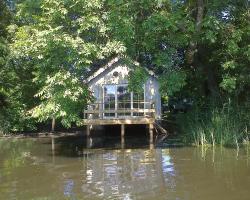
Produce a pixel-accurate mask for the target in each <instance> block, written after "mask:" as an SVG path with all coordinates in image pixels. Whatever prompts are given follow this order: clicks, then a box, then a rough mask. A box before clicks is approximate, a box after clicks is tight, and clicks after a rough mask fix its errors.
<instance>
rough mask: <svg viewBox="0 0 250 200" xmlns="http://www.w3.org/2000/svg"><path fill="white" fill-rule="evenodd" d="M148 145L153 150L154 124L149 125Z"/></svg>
mask: <svg viewBox="0 0 250 200" xmlns="http://www.w3.org/2000/svg"><path fill="white" fill-rule="evenodd" d="M149 145H150V148H153V145H154V124H149Z"/></svg>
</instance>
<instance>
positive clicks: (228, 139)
mask: <svg viewBox="0 0 250 200" xmlns="http://www.w3.org/2000/svg"><path fill="white" fill-rule="evenodd" d="M177 124H178V126H179V128H180V133H181V135H180V136H181V138H182V142H184V143H186V144H194V145H197V146H198V145H217V144H219V145H225V146H237V147H238V146H239V145H241V144H249V134H250V105H249V104H248V105H247V104H245V105H243V106H239V105H235V104H231V103H227V104H224V105H222V106H215V105H209V106H206V107H202V108H201V107H194V108H193V109H192V110H191V111H190V112H188V113H182V114H178V116H177Z"/></svg>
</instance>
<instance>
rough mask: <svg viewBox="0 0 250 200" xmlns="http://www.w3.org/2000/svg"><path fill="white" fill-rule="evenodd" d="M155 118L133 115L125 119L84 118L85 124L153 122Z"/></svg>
mask: <svg viewBox="0 0 250 200" xmlns="http://www.w3.org/2000/svg"><path fill="white" fill-rule="evenodd" d="M154 122H155V119H154V118H146V117H131V118H124V119H117V118H116V119H84V121H83V124H84V125H118V124H120V125H121V124H153V123H154Z"/></svg>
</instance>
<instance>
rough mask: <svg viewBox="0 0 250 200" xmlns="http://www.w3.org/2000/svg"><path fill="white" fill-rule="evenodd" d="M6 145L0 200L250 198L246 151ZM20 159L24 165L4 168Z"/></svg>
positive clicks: (78, 141)
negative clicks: (53, 147)
mask: <svg viewBox="0 0 250 200" xmlns="http://www.w3.org/2000/svg"><path fill="white" fill-rule="evenodd" d="M114 141H116V139H114ZM26 142H27V143H26ZM93 142H96V141H93ZM117 142H119V139H117ZM4 144H6V145H3V143H2V146H0V148H1V150H2V149H4V151H1V153H0V199H21V200H26V199H46V200H47V199H53V200H54V199H59V200H61V199H62V200H63V199H70V200H81V199H143V200H144V199H170V200H171V199H182V200H193V199H194V200H196V199H197V200H200V199H204V200H208V199H218V200H219V199H227V200H230V199H239V197H240V199H242V200H244V199H249V195H250V192H249V189H248V188H249V186H250V168H249V165H248V159H249V155H248V154H247V152H248V150H245V149H240V150H239V152H236V150H234V149H225V148H214V149H213V148H207V149H199V148H188V147H185V148H168V149H149V148H148V146H144V143H142V144H141V146H140V145H139V146H134V148H133V149H131V148H130V149H118V148H116V149H110V146H109V148H94V149H87V148H86V146H85V145H86V142H85V141H84V139H83V138H67V140H66V139H56V140H55V143H54V145H55V149H54V153H52V151H51V141H50V140H49V139H42V140H41V139H40V140H23V142H21V143H17V142H15V143H13V141H11V140H10V141H7V142H6V141H5V143H4ZM113 145H114V146H116V144H115V142H114V143H113ZM136 147H138V148H136ZM17 151H18V152H20V153H17ZM11 152H16V153H15V154H14V155H18V156H14V157H13V155H12V153H11ZM19 158H21V160H22V161H21V162H20V163H22V164H16V165H15V164H12V165H11V166H12V167H9V166H8V165H6V164H5V163H6V162H10V160H11V159H14V160H15V159H17V160H19ZM52 158H54V159H52ZM11 162H13V163H15V162H14V161H11ZM10 168H11V170H9V169H10Z"/></svg>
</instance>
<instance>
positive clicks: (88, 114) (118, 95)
mask: <svg viewBox="0 0 250 200" xmlns="http://www.w3.org/2000/svg"><path fill="white" fill-rule="evenodd" d="M135 67H139V64H138V63H137V62H133V63H129V64H128V62H125V61H124V58H119V57H117V58H114V59H112V60H111V61H110V62H108V63H107V64H106V65H104V66H102V67H99V68H98V70H97V71H95V72H93V73H92V74H91V75H90V76H89V77H88V79H87V80H86V84H88V86H89V88H90V90H91V92H92V94H93V96H94V98H95V101H94V102H93V103H90V104H89V105H88V106H87V108H86V109H85V110H84V125H86V127H87V131H86V134H87V136H88V137H89V136H90V135H91V129H95V128H98V127H100V126H105V125H120V126H121V146H122V147H124V144H125V139H124V136H125V134H126V133H125V127H126V125H133V124H144V125H147V127H148V129H149V131H148V132H149V138H150V139H149V142H150V145H151V146H152V145H153V129H154V123H155V121H156V120H159V119H160V118H161V96H160V93H159V83H158V80H157V77H156V76H155V75H154V73H153V72H152V71H150V70H146V71H147V73H148V78H147V81H146V82H145V84H144V85H143V88H142V90H141V92H134V91H130V90H129V88H128V76H129V73H130V72H131V71H132V70H133V69H135Z"/></svg>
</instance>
